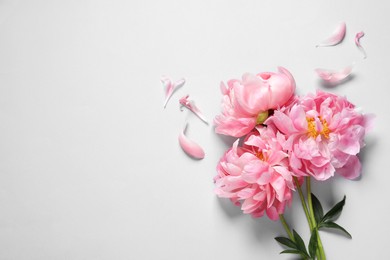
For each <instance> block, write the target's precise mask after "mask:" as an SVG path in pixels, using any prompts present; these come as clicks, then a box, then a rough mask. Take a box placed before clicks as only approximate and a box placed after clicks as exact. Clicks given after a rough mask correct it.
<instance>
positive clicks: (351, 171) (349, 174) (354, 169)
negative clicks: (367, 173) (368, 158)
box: [336, 156, 362, 180]
mask: <svg viewBox="0 0 390 260" xmlns="http://www.w3.org/2000/svg"><path fill="white" fill-rule="evenodd" d="M361 171H362V165H361V163H360V161H359V158H358V157H357V156H351V157H349V160H348V161H347V163H346V164H345V165H344V166H343V167H342V168H339V169H336V172H337V173H338V174H340V175H341V176H343V177H344V178H346V179H349V180H353V179H356V178H357V177H359V176H360V174H361Z"/></svg>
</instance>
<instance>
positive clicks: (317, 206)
mask: <svg viewBox="0 0 390 260" xmlns="http://www.w3.org/2000/svg"><path fill="white" fill-rule="evenodd" d="M311 201H312V204H313V211H314V218H315V219H316V223H317V224H319V223H321V220H322V217H323V216H324V210H323V209H322V206H321V202H320V201H319V200H318V199H317V197H316V196H314V194H313V193H312V194H311Z"/></svg>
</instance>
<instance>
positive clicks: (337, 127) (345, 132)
mask: <svg viewBox="0 0 390 260" xmlns="http://www.w3.org/2000/svg"><path fill="white" fill-rule="evenodd" d="M368 119H369V118H368V117H367V116H365V115H363V114H361V113H359V112H357V111H356V109H355V106H354V105H353V104H352V103H350V102H349V101H347V99H346V98H344V97H340V96H337V95H334V94H330V93H326V92H322V91H318V92H317V93H316V95H313V94H309V95H307V96H303V97H301V98H300V99H299V100H298V101H297V103H296V104H294V105H293V106H292V107H291V108H290V109H287V110H285V111H279V110H277V111H275V112H274V114H273V116H272V117H270V118H269V119H268V120H267V121H266V122H265V124H269V125H274V126H276V127H277V129H278V130H279V131H281V132H282V133H283V134H285V135H286V138H287V142H286V143H285V146H284V148H285V149H287V150H289V155H290V156H289V161H290V166H291V168H292V170H293V172H294V174H295V175H297V176H313V177H314V178H315V179H317V180H321V181H323V180H327V179H328V178H330V177H332V176H334V174H335V172H337V173H338V174H340V175H342V176H343V177H345V178H347V179H354V178H357V177H358V176H359V175H360V171H361V164H360V161H359V159H358V157H357V154H358V153H359V151H360V149H361V148H362V147H363V146H364V143H363V138H364V135H365V132H366V129H367V126H368Z"/></svg>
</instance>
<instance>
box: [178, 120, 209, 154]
mask: <svg viewBox="0 0 390 260" xmlns="http://www.w3.org/2000/svg"><path fill="white" fill-rule="evenodd" d="M186 129H187V125H186V126H185V127H184V129H183V131H182V132H181V133H180V135H179V144H180V146H181V148H182V149H183V151H184V152H186V153H187V154H188V155H189V156H191V157H193V158H195V159H203V158H204V151H203V148H202V147H200V146H199V145H198V144H197V143H195V142H194V141H192V140H191V139H189V138H188V137H187V136H186V135H185V134H184V132H185V131H186Z"/></svg>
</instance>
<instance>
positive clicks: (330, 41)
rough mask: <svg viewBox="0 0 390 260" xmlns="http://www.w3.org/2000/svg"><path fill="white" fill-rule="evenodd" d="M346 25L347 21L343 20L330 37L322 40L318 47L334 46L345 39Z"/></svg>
mask: <svg viewBox="0 0 390 260" xmlns="http://www.w3.org/2000/svg"><path fill="white" fill-rule="evenodd" d="M345 31H346V25H345V22H341V23H340V24H339V25H338V26H337V28H336V29H335V30H334V31H333V33H332V34H331V35H330V37H329V38H327V39H326V40H324V41H322V42H321V43H320V44H318V45H317V46H316V47H327V46H334V45H337V44H339V43H340V42H342V41H343V39H344V37H345Z"/></svg>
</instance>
